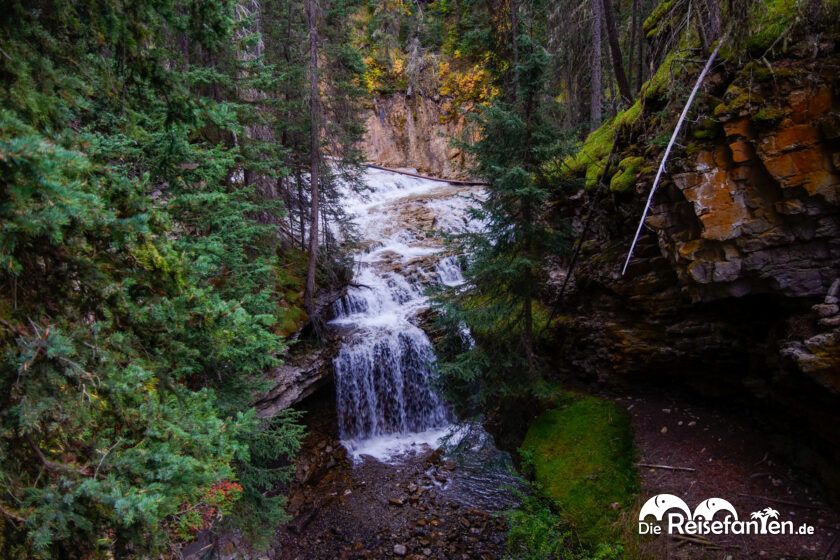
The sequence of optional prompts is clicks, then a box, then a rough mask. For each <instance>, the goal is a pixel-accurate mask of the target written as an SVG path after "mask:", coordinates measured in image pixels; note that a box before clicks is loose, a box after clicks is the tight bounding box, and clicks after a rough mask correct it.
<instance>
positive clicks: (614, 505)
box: [610, 502, 621, 510]
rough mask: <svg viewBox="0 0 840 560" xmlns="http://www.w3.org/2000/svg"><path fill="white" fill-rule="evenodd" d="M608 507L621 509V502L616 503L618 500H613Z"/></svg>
mask: <svg viewBox="0 0 840 560" xmlns="http://www.w3.org/2000/svg"><path fill="white" fill-rule="evenodd" d="M610 509H612V510H616V509H621V504H620V503H618V502H613V503H611V504H610Z"/></svg>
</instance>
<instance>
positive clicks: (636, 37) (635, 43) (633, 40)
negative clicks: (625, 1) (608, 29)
mask: <svg viewBox="0 0 840 560" xmlns="http://www.w3.org/2000/svg"><path fill="white" fill-rule="evenodd" d="M640 2H641V0H633V8H632V10H633V13H632V14H631V24H630V56H629V57H628V59H627V69H628V71H629V72H630V79H631V80H633V64H634V61H635V60H636V49H639V51H641V49H642V41H641V37H640V35H641V30H640V29H639V23H640V22H639V9H640V6H639V4H640ZM641 80H642V77H641V76H640V75H637V76H636V79H635V82H634V83H633V84H632V87H633V91H634V92H636V91H639V88H641V87H642V81H641Z"/></svg>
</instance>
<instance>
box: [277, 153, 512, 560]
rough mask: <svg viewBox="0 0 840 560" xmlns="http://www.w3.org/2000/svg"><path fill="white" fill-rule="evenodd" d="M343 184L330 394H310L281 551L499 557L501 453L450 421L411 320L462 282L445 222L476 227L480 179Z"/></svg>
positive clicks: (431, 356)
mask: <svg viewBox="0 0 840 560" xmlns="http://www.w3.org/2000/svg"><path fill="white" fill-rule="evenodd" d="M365 179H366V184H367V185H368V187H369V190H367V191H365V192H363V193H346V199H345V200H346V201H347V202H346V204H347V207H348V209H349V212H350V214H351V216H353V218H354V222H355V223H356V225H357V227H358V235H359V245H358V247H359V248H358V252H357V253H356V254H355V256H354V262H355V264H354V266H355V268H354V276H353V281H352V283H351V286H350V288H349V289H348V291H347V293H346V295H345V296H344V297H342V298H341V299H340V300H339V301H337V302H336V303H335V305H334V309H333V316H334V318H333V320H332V321H331V322H330V325H331V327H332V328H333V329H335V331H336V332H337V333H338V336H339V337H340V345H339V349H338V352H337V354H336V356H335V359H334V362H333V365H334V372H335V392H334V396H333V395H327V396H321V398H320V399H314V400H313V401H312V402H310V403H308V409H307V412H308V414H307V417H306V421H307V427H308V433H309V435H308V437H307V439H306V441H305V442H304V447H303V450H302V453H301V456H300V458H299V459H298V461H297V472H296V476H295V481H294V483H293V484H292V487H291V489H290V493H289V495H290V499H289V507H288V510H289V512H290V513H291V514H292V515H293V516H294V517H293V519H292V521H291V522H290V523H288V524H287V525H286V526H285V527H284V528H283V529H281V531H280V534H279V542H278V545H279V546H278V548H277V553H278V556H279V557H280V558H308V559H310V558H311V559H314V558H383V557H392V556H393V557H402V556H406V557H422V558H499V557H502V556H503V554H504V545H505V531H506V522H505V520H504V517H503V516H501V515H499V514H500V513H501V512H503V511H504V510H506V509H509V508H511V507H513V506H515V504H516V501H515V498H514V496H515V493H513V492H511V487H513V486H516V485H517V478H516V477H515V476H514V475H513V474H512V472H513V471H512V465H511V461H510V457H509V456H508V455H507V454H505V453H503V452H501V451H499V450H497V449H496V448H495V446H494V445H493V442H492V438H491V437H490V436H489V435H488V434H487V433H486V432H485V431H484V430H483V429H482V428H481V427H480V426H478V425H476V424H469V423H463V422H459V421H458V419H457V418H456V416H455V414H454V412H453V411H452V409H451V408H450V407H449V406H448V404H447V403H446V401H445V399H444V398H443V396H442V395H441V394H440V393H439V391H438V390H437V389H436V385H435V352H434V347H433V345H432V342H431V340H430V339H429V337H428V336H427V334H426V333H425V332H424V331H423V329H422V327H421V319H420V317H421V315H422V313H423V312H424V311H426V310H427V309H428V307H429V300H428V297H427V290H428V288H430V287H431V286H434V285H440V284H443V285H447V286H453V287H454V286H458V285H460V284H462V283H463V281H464V280H463V277H462V275H461V270H460V268H459V267H458V262H457V259H456V258H455V257H454V256H452V255H450V254H448V253H447V251H446V249H445V247H444V243H443V235H442V234H443V233H457V232H459V231H463V230H465V229H467V228H478V227H480V224H478V223H475V222H474V221H471V220H470V219H469V217H468V212H467V208H468V207H469V206H470V205H471V204H472V201H473V200H474V199H475V198H476V197H479V196H481V191H480V189H479V188H478V187H463V186H458V187H456V186H453V185H450V184H449V183H445V182H439V181H433V180H428V179H422V178H417V177H408V176H404V175H400V174H397V173H393V172H389V171H384V170H377V169H369V170H368V171H367V173H366V177H365Z"/></svg>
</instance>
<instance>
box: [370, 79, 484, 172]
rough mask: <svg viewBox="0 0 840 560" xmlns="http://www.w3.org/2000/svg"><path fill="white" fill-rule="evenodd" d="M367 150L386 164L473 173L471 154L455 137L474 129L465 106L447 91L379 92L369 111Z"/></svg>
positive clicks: (464, 136)
mask: <svg viewBox="0 0 840 560" xmlns="http://www.w3.org/2000/svg"><path fill="white" fill-rule="evenodd" d="M365 127H366V131H365V137H364V141H363V143H362V146H361V148H362V151H363V152H364V154H365V156H366V158H367V160H368V161H370V162H372V163H376V164H378V165H383V166H385V167H410V168H414V169H417V170H418V171H419V172H421V173H424V174H428V175H432V176H436V177H444V178H447V179H464V178H467V172H466V167H467V158H466V154H465V153H464V152H463V151H462V150H461V148H459V147H457V146H456V145H454V144H453V141H457V140H466V139H468V138H469V135H470V130H469V127H468V126H467V121H466V119H465V118H464V116H463V111H461V110H460V108H459V110H458V111H455V110H454V108H453V106H452V102H451V101H449V100H447V99H445V98H441V96H435V97H427V96H425V95H413V96H408V95H406V94H405V93H394V94H390V95H386V96H376V97H374V98H373V100H372V103H371V107H370V108H369V109H368V112H367V115H366V117H365Z"/></svg>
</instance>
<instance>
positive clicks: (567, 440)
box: [522, 396, 639, 545]
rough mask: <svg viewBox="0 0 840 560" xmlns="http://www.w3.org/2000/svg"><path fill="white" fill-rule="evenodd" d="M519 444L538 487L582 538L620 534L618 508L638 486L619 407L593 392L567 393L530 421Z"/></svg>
mask: <svg viewBox="0 0 840 560" xmlns="http://www.w3.org/2000/svg"><path fill="white" fill-rule="evenodd" d="M522 449H523V454H524V455H525V456H526V457H528V458H529V459H530V461H531V462H532V465H533V470H534V477H535V478H536V481H537V483H539V485H540V486H541V488H542V491H543V492H544V493H545V495H546V496H547V497H549V498H550V499H552V500H553V501H554V502H555V504H556V505H557V507H558V509H559V511H560V512H561V513H562V516H563V517H564V519H565V520H566V521H568V523H569V524H570V525H571V526H572V527H574V529H575V531H576V533H577V534H578V535H579V536H580V538H581V540H582V541H583V542H584V543H586V544H589V545H594V544H597V543H599V542H609V541H610V540H614V539H617V538H619V537H620V534H621V528H620V526H619V523H618V522H619V518H620V514H621V510H622V509H623V508H626V507H628V506H629V505H630V504H631V503H632V502H633V500H634V497H635V495H636V493H637V492H638V487H639V485H638V479H637V475H636V471H635V468H634V466H633V458H634V451H633V439H632V432H631V428H630V421H629V418H628V417H627V413H626V412H625V411H624V410H622V409H620V408H619V407H618V406H616V405H615V403H613V402H611V401H608V400H605V399H601V398H598V397H592V396H582V397H581V396H570V397H568V399H567V402H566V403H565V404H564V405H562V406H560V407H559V408H556V409H554V410H550V411H548V412H546V413H544V414H543V415H542V416H540V417H539V418H537V420H536V421H534V423H533V424H532V425H531V427H530V428H529V429H528V433H527V435H526V436H525V441H524V442H523V444H522ZM614 504H618V507H617V508H616V507H615V505H614Z"/></svg>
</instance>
